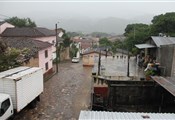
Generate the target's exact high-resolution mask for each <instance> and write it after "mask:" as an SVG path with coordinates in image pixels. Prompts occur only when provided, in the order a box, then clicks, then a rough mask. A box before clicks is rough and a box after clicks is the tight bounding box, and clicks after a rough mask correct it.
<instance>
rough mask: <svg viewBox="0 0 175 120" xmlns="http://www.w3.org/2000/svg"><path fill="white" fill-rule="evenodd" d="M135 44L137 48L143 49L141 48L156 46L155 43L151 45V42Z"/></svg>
mask: <svg viewBox="0 0 175 120" xmlns="http://www.w3.org/2000/svg"><path fill="white" fill-rule="evenodd" d="M135 46H136V47H137V48H139V49H143V48H154V47H156V46H155V45H151V44H137V45H135Z"/></svg>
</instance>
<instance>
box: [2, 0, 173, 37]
mask: <svg viewBox="0 0 175 120" xmlns="http://www.w3.org/2000/svg"><path fill="white" fill-rule="evenodd" d="M0 4H1V7H0V20H3V19H6V18H8V17H13V16H18V17H22V18H23V17H29V18H31V19H32V20H33V21H35V22H36V24H37V25H38V26H41V27H47V28H50V29H53V28H54V25H55V23H57V22H59V27H62V28H63V29H66V31H82V32H93V31H101V32H108V33H111V32H113V33H116V34H122V33H123V32H124V28H125V27H126V25H127V24H129V23H136V22H138V23H146V24H151V20H152V18H153V16H155V15H159V14H164V13H166V12H175V7H174V6H175V2H165V1H159V2H157V1H156V0H155V1H149V2H148V1H140V2H137V1H126V0H124V1H123V2H122V1H118V2H116V1H115V2H114V1H110V2H107V1H104V0H101V1H98V0H97V1H85V0H83V1H81V2H80V1H72V0H69V1H68V0H65V1H51V2H49V1H35V2H34V1H23V2H20V1H18V2H17V1H16V2H13V1H9V2H7V1H0ZM115 21H116V22H115ZM109 26H110V27H109Z"/></svg>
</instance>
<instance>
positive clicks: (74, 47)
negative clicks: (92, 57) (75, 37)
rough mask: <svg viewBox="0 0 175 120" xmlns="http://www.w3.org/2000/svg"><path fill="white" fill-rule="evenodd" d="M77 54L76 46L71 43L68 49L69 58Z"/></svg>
mask: <svg viewBox="0 0 175 120" xmlns="http://www.w3.org/2000/svg"><path fill="white" fill-rule="evenodd" d="M77 52H78V48H77V47H76V45H75V44H74V43H72V45H71V47H70V57H71V58H73V57H76V54H77Z"/></svg>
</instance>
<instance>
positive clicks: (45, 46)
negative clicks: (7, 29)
mask: <svg viewBox="0 0 175 120" xmlns="http://www.w3.org/2000/svg"><path fill="white" fill-rule="evenodd" d="M0 39H1V40H2V41H4V42H6V43H7V45H8V47H10V48H16V49H20V50H22V49H24V48H25V49H26V48H27V49H29V53H27V55H26V56H24V57H23V58H22V59H23V60H22V61H23V65H24V66H29V67H41V68H43V72H44V75H47V74H48V73H50V72H52V68H53V66H52V44H50V43H48V42H42V41H39V40H35V39H32V38H26V37H3V38H0Z"/></svg>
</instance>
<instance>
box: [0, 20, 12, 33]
mask: <svg viewBox="0 0 175 120" xmlns="http://www.w3.org/2000/svg"><path fill="white" fill-rule="evenodd" d="M14 27H15V26H13V25H12V24H9V23H8V22H5V21H0V35H1V33H2V32H4V30H5V29H6V28H14Z"/></svg>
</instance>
